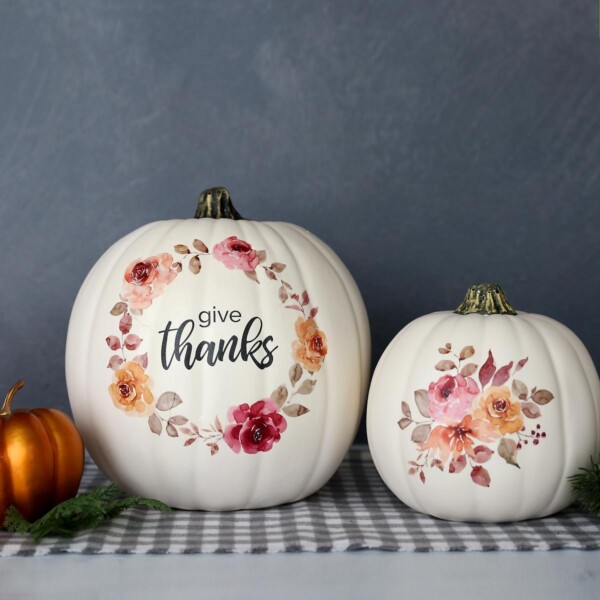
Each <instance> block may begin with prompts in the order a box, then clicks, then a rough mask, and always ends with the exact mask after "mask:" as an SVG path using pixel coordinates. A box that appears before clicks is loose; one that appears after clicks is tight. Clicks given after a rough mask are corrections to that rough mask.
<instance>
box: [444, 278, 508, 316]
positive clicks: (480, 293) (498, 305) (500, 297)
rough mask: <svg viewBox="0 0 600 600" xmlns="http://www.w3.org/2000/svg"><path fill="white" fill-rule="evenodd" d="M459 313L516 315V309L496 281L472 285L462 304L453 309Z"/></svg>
mask: <svg viewBox="0 0 600 600" xmlns="http://www.w3.org/2000/svg"><path fill="white" fill-rule="evenodd" d="M454 312H455V313H457V314H459V315H469V314H471V313H478V314H480V315H516V314H517V311H516V310H515V309H514V308H513V307H512V306H511V305H510V303H509V301H508V300H507V299H506V294H505V293H504V290H503V289H502V288H501V287H500V286H499V285H498V284H496V283H480V284H479V285H472V286H471V287H470V288H469V289H468V290H467V295H466V296H465V299H464V300H463V301H462V304H461V305H460V306H459V307H458V308H457V309H456V310H455V311H454Z"/></svg>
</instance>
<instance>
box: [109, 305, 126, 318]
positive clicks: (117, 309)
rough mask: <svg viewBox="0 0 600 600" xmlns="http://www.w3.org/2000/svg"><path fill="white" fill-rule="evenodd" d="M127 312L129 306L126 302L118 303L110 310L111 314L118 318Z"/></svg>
mask: <svg viewBox="0 0 600 600" xmlns="http://www.w3.org/2000/svg"><path fill="white" fill-rule="evenodd" d="M126 310H127V304H126V303H125V302H117V303H116V304H115V305H114V306H113V307H112V308H111V310H110V314H111V315H113V316H115V317H118V316H119V315H121V314H123V313H124V312H125V311H126Z"/></svg>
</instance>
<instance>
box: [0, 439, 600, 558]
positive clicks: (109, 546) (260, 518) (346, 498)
mask: <svg viewBox="0 0 600 600" xmlns="http://www.w3.org/2000/svg"><path fill="white" fill-rule="evenodd" d="M105 483H107V482H106V479H105V478H104V477H103V476H102V475H101V474H100V472H99V471H98V469H97V468H96V466H95V465H94V464H93V463H92V462H88V463H87V466H86V470H85V473H84V477H83V481H82V491H83V490H85V489H89V488H91V487H93V486H96V485H101V484H105ZM559 548H576V549H585V550H591V549H595V548H600V519H596V518H594V517H589V516H587V515H585V514H583V513H581V512H579V511H578V510H576V509H574V508H571V509H568V510H566V511H563V512H562V513H560V514H558V515H556V516H554V517H548V518H545V519H537V520H531V521H521V522H520V523H510V524H502V525H481V524H475V523H451V522H448V521H441V520H439V519H434V518H432V517H428V516H426V515H422V514H419V513H417V512H415V511H413V510H411V509H409V508H408V507H407V506H405V505H404V504H402V503H401V502H399V501H398V499H397V498H396V497H395V496H394V495H393V494H392V493H391V492H389V490H388V489H387V488H386V487H385V485H384V484H383V482H382V481H381V479H380V478H379V476H378V474H377V472H376V471H375V467H374V466H373V462H372V461H371V457H370V455H369V452H368V450H366V449H362V448H354V449H352V450H351V451H350V453H349V454H348V456H347V457H346V459H345V460H344V462H343V464H342V465H341V467H340V469H339V471H338V472H337V473H336V475H335V476H334V477H333V479H332V480H331V481H330V482H329V483H328V484H327V485H326V486H325V487H324V488H323V489H322V490H321V491H320V492H319V493H317V494H315V495H314V496H311V497H310V498H307V499H306V500H303V501H301V502H296V503H295V504H289V505H286V506H279V507H276V508H269V509H264V510H252V511H249V510H243V511H238V512H227V513H214V512H213V513H210V512H200V511H196V512H193V511H182V510H175V511H172V512H164V513H163V512H159V511H153V510H149V509H145V508H139V509H138V508H134V509H129V510H127V511H125V512H124V513H122V514H121V515H120V516H119V517H116V518H115V519H113V520H111V521H110V522H106V523H105V524H103V525H101V526H99V527H98V528H96V529H93V530H89V531H86V532H83V533H80V534H79V535H77V536H76V537H74V538H72V539H59V538H47V539H44V540H42V541H40V542H38V543H35V542H32V541H31V540H30V539H29V538H27V537H25V536H22V535H16V534H10V533H6V532H2V533H0V556H41V555H46V554H62V553H77V554H110V553H113V554H192V553H203V552H211V553H212V552H218V553H243V552H252V553H266V552H303V551H306V552H335V551H345V550H363V549H377V550H388V551H394V552H430V551H469V550H553V549H559Z"/></svg>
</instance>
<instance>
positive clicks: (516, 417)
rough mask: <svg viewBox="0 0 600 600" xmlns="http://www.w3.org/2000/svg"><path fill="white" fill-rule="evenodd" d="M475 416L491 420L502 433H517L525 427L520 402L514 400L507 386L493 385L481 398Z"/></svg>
mask: <svg viewBox="0 0 600 600" xmlns="http://www.w3.org/2000/svg"><path fill="white" fill-rule="evenodd" d="M475 418H477V419H485V420H486V421H489V422H490V423H491V424H492V425H493V426H494V427H495V428H496V429H497V430H498V431H499V432H500V433H501V434H502V435H507V434H509V433H516V432H517V431H520V429H521V427H523V423H524V419H523V413H521V405H520V404H519V402H518V401H517V402H513V400H512V399H511V394H510V390H509V389H508V388H507V387H506V386H502V387H491V388H489V389H488V391H487V393H486V395H485V397H481V398H480V400H479V408H477V409H476V410H475Z"/></svg>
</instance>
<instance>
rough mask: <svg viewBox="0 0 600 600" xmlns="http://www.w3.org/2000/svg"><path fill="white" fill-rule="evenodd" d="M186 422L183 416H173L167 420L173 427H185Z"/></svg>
mask: <svg viewBox="0 0 600 600" xmlns="http://www.w3.org/2000/svg"><path fill="white" fill-rule="evenodd" d="M187 422H188V419H186V417H184V416H183V415H175V416H174V417H171V418H170V419H169V423H172V424H173V425H185V424H186V423H187Z"/></svg>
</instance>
